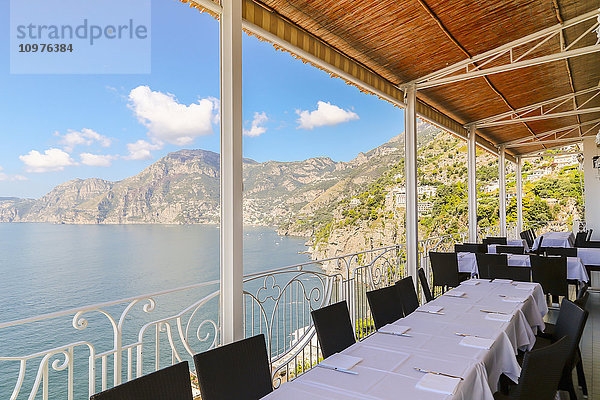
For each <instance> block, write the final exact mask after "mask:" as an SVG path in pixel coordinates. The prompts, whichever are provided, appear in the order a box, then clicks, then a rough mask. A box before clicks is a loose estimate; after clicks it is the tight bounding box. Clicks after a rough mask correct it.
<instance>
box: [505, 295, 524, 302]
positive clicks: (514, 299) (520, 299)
mask: <svg viewBox="0 0 600 400" xmlns="http://www.w3.org/2000/svg"><path fill="white" fill-rule="evenodd" d="M525 300H527V297H520V296H506V297H503V298H502V301H506V302H508V303H522V302H524V301H525Z"/></svg>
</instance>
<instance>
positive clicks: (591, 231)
mask: <svg viewBox="0 0 600 400" xmlns="http://www.w3.org/2000/svg"><path fill="white" fill-rule="evenodd" d="M593 232H594V230H593V229H590V230H589V231H588V234H587V236H586V238H585V241H586V242H589V241H590V240H592V233H593Z"/></svg>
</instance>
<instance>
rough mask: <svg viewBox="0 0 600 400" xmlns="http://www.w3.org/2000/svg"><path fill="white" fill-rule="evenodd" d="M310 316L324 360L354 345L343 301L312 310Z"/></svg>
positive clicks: (345, 305) (352, 333) (346, 308)
mask: <svg viewBox="0 0 600 400" xmlns="http://www.w3.org/2000/svg"><path fill="white" fill-rule="evenodd" d="M398 307H400V305H398ZM311 315H312V319H313V322H314V324H315V330H316V331H317V338H318V339H319V343H320V344H321V352H322V353H323V357H324V358H327V357H329V356H331V355H333V354H335V353H339V352H340V351H342V350H344V349H346V348H348V347H350V346H352V345H353V344H354V343H356V339H355V338H354V330H353V329H352V322H351V321H350V313H349V312H348V305H347V304H346V301H345V300H344V301H341V302H339V303H335V304H331V305H329V306H326V307H322V308H320V309H318V310H314V311H313V312H312V313H311Z"/></svg>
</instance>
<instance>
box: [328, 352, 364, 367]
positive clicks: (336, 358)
mask: <svg viewBox="0 0 600 400" xmlns="http://www.w3.org/2000/svg"><path fill="white" fill-rule="evenodd" d="M361 361H362V358H360V357H353V356H348V355H346V354H342V353H335V354H333V355H331V356H329V357H327V358H326V359H324V360H323V361H321V364H322V365H324V366H326V367H329V368H339V369H350V368H352V367H354V366H355V365H356V364H358V363H359V362H361Z"/></svg>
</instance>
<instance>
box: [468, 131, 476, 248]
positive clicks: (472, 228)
mask: <svg viewBox="0 0 600 400" xmlns="http://www.w3.org/2000/svg"><path fill="white" fill-rule="evenodd" d="M475 148H476V146H475V128H474V127H470V128H469V138H468V142H467V187H468V200H469V202H468V204H469V242H470V243H475V242H477V179H476V178H477V176H476V172H477V156H476V154H475Z"/></svg>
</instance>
